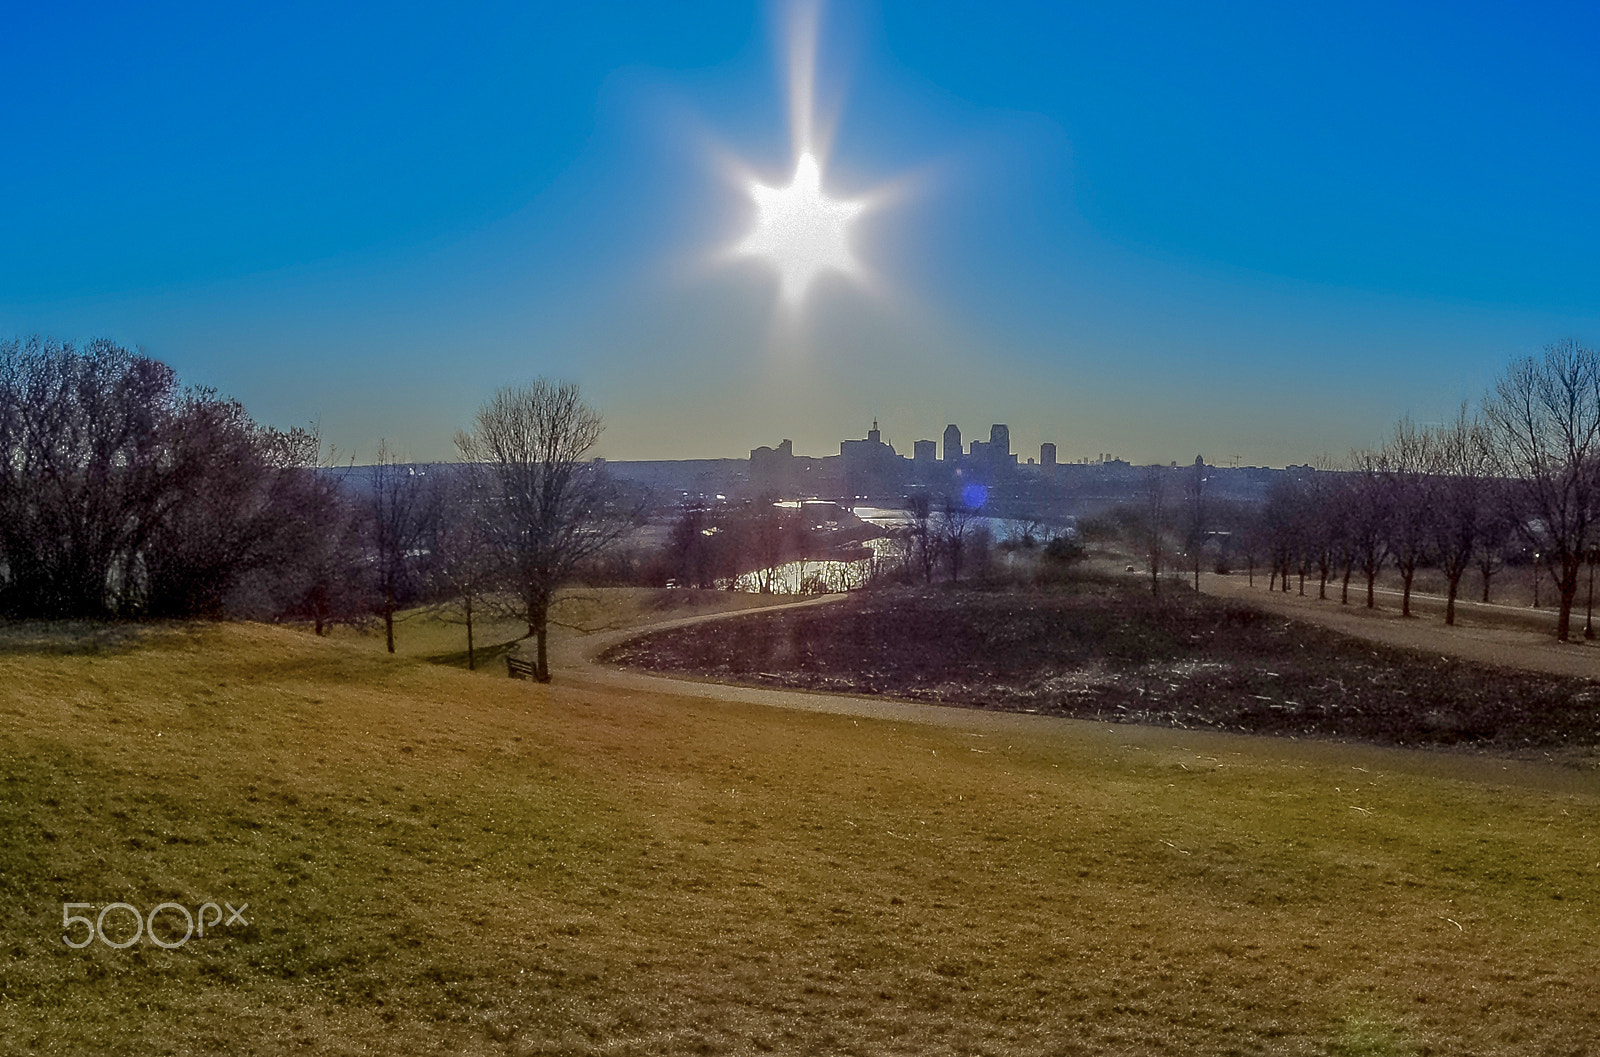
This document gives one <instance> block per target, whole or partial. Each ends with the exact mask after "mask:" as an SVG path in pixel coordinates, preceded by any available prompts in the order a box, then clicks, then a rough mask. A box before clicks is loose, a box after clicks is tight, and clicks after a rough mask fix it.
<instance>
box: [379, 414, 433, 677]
mask: <svg viewBox="0 0 1600 1057" xmlns="http://www.w3.org/2000/svg"><path fill="white" fill-rule="evenodd" d="M367 487H368V489H369V491H368V493H367V511H366V513H367V518H366V524H367V528H368V532H369V540H370V542H371V546H372V553H373V556H374V557H375V559H376V561H375V563H374V571H375V573H376V575H377V579H378V590H379V592H380V594H381V595H382V605H383V633H384V641H385V642H386V644H387V645H388V648H389V652H390V653H393V652H394V611H395V605H396V602H397V600H398V599H399V598H400V597H401V594H402V592H403V591H405V590H406V589H407V588H408V587H409V586H411V583H412V581H413V579H414V578H415V576H416V574H417V570H416V566H417V564H418V563H417V560H416V552H417V551H418V550H419V549H420V547H419V545H420V544H421V543H422V541H423V539H424V537H425V536H426V535H427V533H428V531H429V528H430V527H431V524H430V523H431V522H432V520H433V519H434V517H436V516H437V514H438V502H439V499H440V496H439V494H438V490H437V488H436V487H435V485H434V484H433V483H432V482H431V481H430V480H429V478H428V477H427V475H426V473H425V472H419V470H418V468H417V467H416V466H414V465H411V464H408V463H404V462H401V461H400V460H399V459H397V458H396V457H395V453H394V452H393V451H392V450H391V449H390V447H389V442H388V441H387V440H382V441H379V442H378V457H377V460H376V461H375V462H374V463H373V464H372V465H371V466H369V467H367Z"/></svg>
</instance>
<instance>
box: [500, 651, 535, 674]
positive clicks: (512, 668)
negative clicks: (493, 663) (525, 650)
mask: <svg viewBox="0 0 1600 1057" xmlns="http://www.w3.org/2000/svg"><path fill="white" fill-rule="evenodd" d="M536 673H537V669H536V668H535V667H534V663H533V662H532V661H524V660H519V659H517V658H516V657H513V656H511V654H509V653H508V654H506V674H507V675H509V676H511V678H513V679H532V678H533V677H534V675H535V674H536Z"/></svg>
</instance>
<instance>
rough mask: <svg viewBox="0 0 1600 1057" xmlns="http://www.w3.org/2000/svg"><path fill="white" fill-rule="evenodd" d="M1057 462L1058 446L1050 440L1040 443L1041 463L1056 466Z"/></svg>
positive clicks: (1041, 464)
mask: <svg viewBox="0 0 1600 1057" xmlns="http://www.w3.org/2000/svg"><path fill="white" fill-rule="evenodd" d="M1055 464H1056V446H1055V445H1054V444H1051V443H1050V442H1049V441H1045V442H1044V443H1043V444H1041V445H1039V465H1040V466H1054V465H1055Z"/></svg>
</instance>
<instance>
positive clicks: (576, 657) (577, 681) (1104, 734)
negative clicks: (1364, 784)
mask: <svg viewBox="0 0 1600 1057" xmlns="http://www.w3.org/2000/svg"><path fill="white" fill-rule="evenodd" d="M1202 583H1203V581H1202ZM847 597H848V596H847V595H825V596H823V597H820V598H812V599H807V600H806V601H803V602H793V603H788V604H783V605H776V606H767V607H764V608H760V609H739V610H731V611H728V612H722V613H708V614H700V615H697V616H692V617H679V618H675V619H671V620H664V621H660V622H657V623H653V624H644V625H640V626H637V627H633V628H627V629H623V630H611V631H602V632H594V633H590V634H581V633H574V634H571V635H563V636H561V637H560V638H559V639H553V641H552V643H551V668H552V671H553V672H554V674H555V682H556V683H557V684H559V685H568V686H573V687H577V688H583V689H588V690H598V691H602V692H607V693H612V694H617V693H620V694H623V695H635V694H638V695H648V696H658V695H659V696H662V697H669V698H676V699H679V700H681V701H683V702H684V703H685V704H692V703H695V702H717V703H722V704H730V705H757V706H762V707H769V708H787V709H794V710H798V711H806V712H822V713H829V714H833V715H844V716H856V717H861V718H864V719H874V720H886V721H890V722H901V723H915V724H920V725H929V726H939V727H948V728H954V729H958V730H963V731H968V732H971V733H974V734H979V735H983V736H993V735H1008V734H1009V735H1015V736H1041V735H1044V736H1068V737H1073V738H1076V739H1079V740H1082V741H1087V742H1100V743H1103V744H1104V746H1105V747H1106V749H1107V750H1108V751H1112V750H1118V749H1123V748H1141V749H1145V750H1151V751H1157V752H1161V751H1167V752H1175V753H1182V754H1211V755H1216V754H1219V753H1227V752H1232V753H1244V754H1247V755H1254V756H1257V757H1263V758H1265V757H1272V758H1276V759H1280V760H1286V761H1303V762H1307V763H1320V764H1327V765H1334V766H1362V767H1366V768H1369V769H1373V770H1376V769H1380V768H1381V769H1383V770H1387V771H1390V772H1392V773H1403V774H1414V775H1422V776H1428V777H1434V778H1447V779H1457V780H1466V781H1473V782H1488V783H1494V784H1504V785H1513V786H1519V787H1524V788H1535V789H1544V790H1549V791H1552V792H1562V793H1574V792H1582V793H1594V792H1596V791H1597V790H1600V778H1597V776H1596V774H1595V768H1594V763H1593V759H1592V758H1585V759H1584V760H1580V761H1578V762H1579V766H1572V765H1571V764H1570V763H1568V764H1562V763H1557V762H1550V761H1547V760H1532V761H1530V760H1520V759H1513V758H1509V757H1499V756H1484V755H1476V754H1469V753H1466V752H1456V751H1449V750H1425V749H1400V748H1391V747H1387V746H1379V745H1369V744H1365V743H1360V742H1343V741H1332V740H1316V739H1295V738H1280V737H1272V736H1268V735H1258V734H1240V733H1225V732H1219V731H1210V730H1184V729H1176V728H1171V727H1154V726H1142V725H1138V724H1132V723H1103V722H1098V721H1094V720H1084V719H1069V718H1065V717H1061V716H1040V715H1030V714H1027V713H1019V712H997V711H987V710H984V709H977V708H961V707H959V706H952V705H935V704H929V703H926V702H917V701H905V700H900V699H896V698H890V697H882V696H876V695H864V694H860V695H858V694H833V693H818V692H812V691H805V690H780V689H773V688H769V687H757V686H741V685H737V684H732V683H722V682H717V681H715V680H712V679H707V678H696V677H689V676H683V677H679V676H665V675H649V674H645V673H643V672H640V671H637V670H634V669H628V668H622V667H618V666H615V665H609V664H602V663H600V662H599V661H598V660H597V658H598V656H599V655H600V654H601V653H603V652H604V651H605V650H607V649H609V648H610V647H611V646H614V645H616V644H618V643H620V642H624V641H626V640H628V639H631V638H636V637H638V636H640V635H644V634H647V633H650V632H654V631H664V630H666V629H669V628H679V627H688V626H690V625H694V624H702V623H707V622H710V621H716V620H735V619H738V618H739V617H743V616H752V615H755V614H759V613H764V612H770V611H772V610H776V609H800V608H806V607H810V606H823V605H831V604H834V603H836V602H839V601H841V600H843V599H845V598H847ZM1334 605H1337V603H1334Z"/></svg>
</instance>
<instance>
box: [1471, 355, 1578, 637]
mask: <svg viewBox="0 0 1600 1057" xmlns="http://www.w3.org/2000/svg"><path fill="white" fill-rule="evenodd" d="M1484 421H1485V422H1486V424H1487V426H1488V433H1489V437H1490V439H1491V444H1490V452H1491V453H1492V456H1493V461H1494V466H1495V469H1496V471H1497V472H1498V473H1499V474H1500V475H1501V476H1503V477H1506V478H1508V479H1510V480H1511V481H1512V482H1514V486H1515V490H1516V492H1517V493H1519V494H1518V496H1517V499H1518V501H1519V505H1520V506H1521V507H1522V509H1523V510H1524V511H1526V514H1527V516H1526V517H1525V518H1524V519H1523V520H1522V522H1521V524H1520V526H1519V528H1520V531H1521V532H1522V534H1523V535H1524V536H1525V537H1526V538H1527V539H1528V541H1529V542H1530V543H1531V544H1532V545H1533V547H1534V549H1535V550H1536V551H1537V552H1538V554H1539V555H1540V558H1541V559H1542V560H1543V561H1544V562H1545V563H1546V566H1547V568H1548V569H1549V571H1550V574H1551V576H1552V577H1553V578H1554V580H1555V582H1556V586H1557V590H1558V591H1559V595H1560V612H1559V615H1558V617H1557V620H1556V638H1557V639H1559V640H1560V641H1562V642H1565V641H1567V639H1568V637H1569V634H1570V631H1571V624H1572V603H1573V599H1574V598H1575V597H1576V596H1577V593H1578V573H1579V569H1580V568H1581V567H1582V565H1583V559H1584V555H1585V553H1586V552H1587V550H1588V548H1589V546H1590V545H1591V543H1593V542H1594V535H1595V527H1596V525H1595V521H1596V517H1597V516H1600V509H1597V500H1600V473H1597V463H1600V356H1597V354H1596V353H1595V351H1594V350H1592V349H1589V348H1585V347H1584V346H1582V345H1579V344H1578V343H1577V342H1576V341H1572V340H1568V341H1563V342H1559V343H1557V344H1554V345H1551V346H1549V347H1548V348H1547V349H1545V352H1544V355H1543V357H1541V358H1534V357H1527V358H1525V359H1522V360H1518V361H1517V362H1515V363H1513V364H1512V365H1511V366H1510V367H1509V368H1508V369H1507V370H1506V373H1505V374H1504V375H1503V376H1502V377H1501V378H1500V380H1499V381H1498V382H1497V383H1496V384H1495V388H1494V390H1493V391H1492V392H1491V393H1490V394H1489V397H1488V399H1487V400H1486V401H1485V402H1484Z"/></svg>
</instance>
